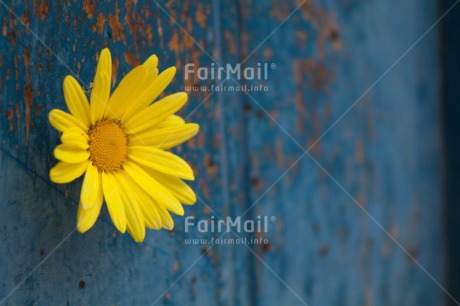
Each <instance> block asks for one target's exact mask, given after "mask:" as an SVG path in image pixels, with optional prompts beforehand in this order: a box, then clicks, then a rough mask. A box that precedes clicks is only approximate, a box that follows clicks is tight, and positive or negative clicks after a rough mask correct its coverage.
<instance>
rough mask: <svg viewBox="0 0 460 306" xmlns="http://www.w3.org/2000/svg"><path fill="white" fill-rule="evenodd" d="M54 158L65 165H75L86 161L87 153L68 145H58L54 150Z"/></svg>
mask: <svg viewBox="0 0 460 306" xmlns="http://www.w3.org/2000/svg"><path fill="white" fill-rule="evenodd" d="M54 157H56V158H57V159H59V160H61V161H63V162H66V163H70V164H76V163H81V162H83V161H85V160H88V158H89V152H88V151H87V150H83V149H79V148H77V147H75V146H71V145H68V144H60V145H58V146H57V147H56V148H55V149H54Z"/></svg>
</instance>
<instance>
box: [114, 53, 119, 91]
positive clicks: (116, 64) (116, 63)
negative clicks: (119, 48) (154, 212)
mask: <svg viewBox="0 0 460 306" xmlns="http://www.w3.org/2000/svg"><path fill="white" fill-rule="evenodd" d="M119 66H120V60H119V59H118V57H115V58H114V59H113V61H112V86H115V84H116V83H117V77H118V67H119Z"/></svg>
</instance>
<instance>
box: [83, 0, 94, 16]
mask: <svg viewBox="0 0 460 306" xmlns="http://www.w3.org/2000/svg"><path fill="white" fill-rule="evenodd" d="M94 6H95V5H94V3H93V4H91V0H85V1H83V11H84V12H86V15H87V16H88V19H91V18H93V16H94Z"/></svg>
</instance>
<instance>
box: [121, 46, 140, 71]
mask: <svg viewBox="0 0 460 306" xmlns="http://www.w3.org/2000/svg"><path fill="white" fill-rule="evenodd" d="M123 55H124V57H125V61H126V63H127V64H128V65H130V66H131V67H133V68H134V67H136V66H139V64H140V61H139V60H138V59H137V58H135V57H134V54H133V53H132V52H131V50H129V49H128V51H126V52H125V53H123Z"/></svg>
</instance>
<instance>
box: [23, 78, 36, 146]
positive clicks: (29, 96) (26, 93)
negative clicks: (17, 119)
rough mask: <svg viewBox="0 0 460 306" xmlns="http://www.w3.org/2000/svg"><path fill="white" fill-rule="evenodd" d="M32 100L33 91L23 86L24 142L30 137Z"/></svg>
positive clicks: (27, 86)
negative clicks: (24, 107)
mask: <svg viewBox="0 0 460 306" xmlns="http://www.w3.org/2000/svg"><path fill="white" fill-rule="evenodd" d="M33 99H34V90H33V89H32V88H31V87H30V86H29V85H25V86H24V102H25V104H26V105H25V106H26V109H25V118H24V121H25V124H26V142H29V135H30V112H31V110H32V103H33Z"/></svg>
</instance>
